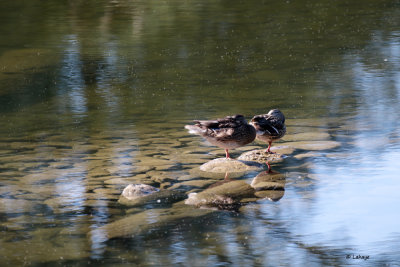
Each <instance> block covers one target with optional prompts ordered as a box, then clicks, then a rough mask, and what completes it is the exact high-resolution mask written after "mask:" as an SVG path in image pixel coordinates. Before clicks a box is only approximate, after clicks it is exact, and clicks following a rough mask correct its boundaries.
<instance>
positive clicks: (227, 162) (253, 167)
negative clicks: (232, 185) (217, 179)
mask: <svg viewBox="0 0 400 267" xmlns="http://www.w3.org/2000/svg"><path fill="white" fill-rule="evenodd" d="M260 169H262V164H257V163H254V162H250V161H245V160H236V159H226V158H218V159H214V160H211V161H209V162H207V163H204V164H203V165H201V166H200V170H201V171H204V172H212V173H244V172H248V171H257V170H260Z"/></svg>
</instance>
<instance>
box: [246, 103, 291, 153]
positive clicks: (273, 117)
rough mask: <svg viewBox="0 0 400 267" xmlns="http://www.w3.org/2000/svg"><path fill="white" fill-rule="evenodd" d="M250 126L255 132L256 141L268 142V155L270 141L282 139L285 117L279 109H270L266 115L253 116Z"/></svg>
mask: <svg viewBox="0 0 400 267" xmlns="http://www.w3.org/2000/svg"><path fill="white" fill-rule="evenodd" d="M250 124H251V125H253V126H254V128H255V129H256V131H257V139H259V140H260V141H264V142H268V149H267V152H268V153H272V152H271V144H272V141H276V140H278V139H280V138H282V137H283V136H284V135H285V133H286V126H285V116H284V115H283V113H282V112H281V111H280V110H279V109H272V110H270V111H269V112H268V114H262V115H256V116H254V117H253V118H252V119H251V122H250Z"/></svg>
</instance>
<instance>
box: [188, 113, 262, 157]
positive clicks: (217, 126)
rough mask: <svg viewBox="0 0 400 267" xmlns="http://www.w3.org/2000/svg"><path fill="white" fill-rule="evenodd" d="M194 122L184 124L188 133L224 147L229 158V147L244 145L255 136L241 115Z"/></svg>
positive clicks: (252, 128)
mask: <svg viewBox="0 0 400 267" xmlns="http://www.w3.org/2000/svg"><path fill="white" fill-rule="evenodd" d="M194 122H195V124H194V125H186V126H185V128H186V129H187V130H189V133H192V134H197V135H200V136H203V137H204V138H205V139H206V140H207V141H209V142H210V143H211V144H213V145H216V146H218V147H221V148H223V149H225V154H226V158H230V155H229V153H228V150H229V149H233V148H237V147H241V146H244V145H246V144H248V143H251V142H253V141H254V139H255V138H256V130H255V129H254V127H253V126H251V125H250V124H248V123H247V121H246V119H245V118H244V117H243V115H235V116H227V117H225V118H223V119H217V120H210V121H194Z"/></svg>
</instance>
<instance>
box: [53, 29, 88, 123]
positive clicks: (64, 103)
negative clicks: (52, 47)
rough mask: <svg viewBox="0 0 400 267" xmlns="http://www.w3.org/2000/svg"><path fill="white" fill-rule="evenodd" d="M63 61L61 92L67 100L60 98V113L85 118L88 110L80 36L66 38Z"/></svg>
mask: <svg viewBox="0 0 400 267" xmlns="http://www.w3.org/2000/svg"><path fill="white" fill-rule="evenodd" d="M64 42H65V48H64V54H63V60H62V65H61V70H60V74H61V75H60V82H59V83H60V84H59V85H58V87H59V91H60V92H61V93H62V94H64V93H66V95H67V98H66V99H65V97H60V98H59V101H60V103H59V104H58V108H59V109H60V110H59V111H60V112H61V113H66V111H67V112H69V111H71V112H72V113H73V114H75V115H78V116H84V115H85V114H86V112H87V110H88V108H87V100H86V97H85V91H84V90H85V81H84V78H83V75H82V62H81V59H80V55H81V51H80V50H81V47H80V43H79V39H78V36H76V35H68V36H66V40H65V41H64Z"/></svg>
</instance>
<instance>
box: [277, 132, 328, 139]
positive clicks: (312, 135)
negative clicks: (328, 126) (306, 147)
mask: <svg viewBox="0 0 400 267" xmlns="http://www.w3.org/2000/svg"><path fill="white" fill-rule="evenodd" d="M329 138H330V134H329V133H327V132H305V133H296V134H287V135H285V137H284V138H283V139H284V140H285V141H317V140H319V141H321V140H328V139H329Z"/></svg>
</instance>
